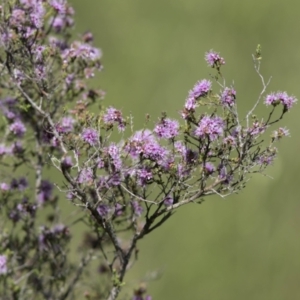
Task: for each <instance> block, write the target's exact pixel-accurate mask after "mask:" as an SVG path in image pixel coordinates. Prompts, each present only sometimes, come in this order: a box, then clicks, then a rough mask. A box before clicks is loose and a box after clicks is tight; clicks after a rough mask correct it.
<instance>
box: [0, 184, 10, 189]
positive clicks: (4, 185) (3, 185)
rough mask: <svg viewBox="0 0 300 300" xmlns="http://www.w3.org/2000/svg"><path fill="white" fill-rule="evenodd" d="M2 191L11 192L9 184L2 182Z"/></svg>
mask: <svg viewBox="0 0 300 300" xmlns="http://www.w3.org/2000/svg"><path fill="white" fill-rule="evenodd" d="M0 190H1V191H9V190H10V186H9V184H7V183H6V182H1V183H0Z"/></svg>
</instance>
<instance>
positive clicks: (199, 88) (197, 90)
mask: <svg viewBox="0 0 300 300" xmlns="http://www.w3.org/2000/svg"><path fill="white" fill-rule="evenodd" d="M210 90H211V81H210V80H206V79H203V80H201V81H198V82H197V83H196V84H195V85H194V87H193V89H192V90H191V91H190V92H189V98H195V99H197V98H199V97H204V96H206V95H207V93H208V92H209V91H210Z"/></svg>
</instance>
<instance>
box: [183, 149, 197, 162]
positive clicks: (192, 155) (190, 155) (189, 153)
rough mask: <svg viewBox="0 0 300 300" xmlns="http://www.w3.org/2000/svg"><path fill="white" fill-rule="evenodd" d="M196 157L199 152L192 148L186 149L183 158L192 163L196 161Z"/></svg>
mask: <svg viewBox="0 0 300 300" xmlns="http://www.w3.org/2000/svg"><path fill="white" fill-rule="evenodd" d="M198 157H199V154H198V153H197V152H196V151H193V150H192V149H187V150H186V153H185V157H184V158H185V161H186V163H187V164H188V165H192V164H195V163H196V162H197V159H198Z"/></svg>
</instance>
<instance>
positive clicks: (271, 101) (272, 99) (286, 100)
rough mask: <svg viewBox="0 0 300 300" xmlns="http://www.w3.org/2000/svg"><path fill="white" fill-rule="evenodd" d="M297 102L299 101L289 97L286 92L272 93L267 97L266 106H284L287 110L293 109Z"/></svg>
mask: <svg viewBox="0 0 300 300" xmlns="http://www.w3.org/2000/svg"><path fill="white" fill-rule="evenodd" d="M296 102H297V99H296V98H295V97H293V96H289V95H288V94H287V93H286V92H277V93H271V94H269V95H267V96H266V98H265V104H266V105H267V106H268V105H273V106H276V105H278V104H280V103H281V104H282V105H283V106H284V107H285V109H286V110H289V109H291V108H292V106H293V104H294V103H296Z"/></svg>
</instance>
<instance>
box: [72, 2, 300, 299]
mask: <svg viewBox="0 0 300 300" xmlns="http://www.w3.org/2000/svg"><path fill="white" fill-rule="evenodd" d="M70 2H71V4H72V5H73V6H74V7H75V9H76V24H77V25H76V31H77V32H78V33H79V32H83V31H85V30H91V31H92V32H93V33H94V34H95V44H96V45H97V46H99V47H101V49H102V50H103V53H104V57H103V64H104V71H103V72H102V74H100V76H98V77H97V78H96V80H95V83H97V85H100V86H101V87H103V88H104V89H105V90H106V91H107V97H106V100H105V101H106V104H107V105H115V106H116V107H118V108H120V109H122V110H123V111H124V112H125V114H128V113H130V112H132V114H133V115H134V121H135V124H136V128H140V127H142V126H143V123H144V119H145V114H146V113H150V114H151V115H152V120H153V121H155V120H156V119H157V117H158V116H159V115H160V112H161V111H168V112H169V115H170V116H173V117H177V116H178V111H179V110H180V109H181V107H182V106H183V103H184V99H185V97H186V95H187V92H188V90H189V89H190V88H191V87H192V86H193V85H194V83H195V82H196V81H197V80H199V79H203V78H208V74H209V72H210V69H208V68H207V67H206V63H205V62H204V60H203V57H204V53H205V52H206V51H208V50H209V49H214V50H216V51H220V52H221V55H222V56H223V57H225V60H226V65H225V67H224V75H225V77H226V78H227V82H228V83H230V82H232V81H233V80H234V84H235V87H236V89H237V99H238V105H239V109H240V111H241V112H246V111H247V110H248V109H249V108H250V107H251V105H252V104H253V102H254V101H255V100H256V99H257V95H258V93H259V92H260V90H261V84H260V81H259V78H258V76H257V74H256V73H255V72H254V69H253V64H252V59H251V54H252V53H253V52H254V50H255V48H256V45H257V44H258V43H260V44H262V47H263V53H262V55H263V65H262V72H263V73H264V75H265V76H266V78H268V77H269V76H271V75H272V76H273V79H272V82H271V84H270V87H269V91H273V90H278V89H280V90H287V91H288V92H289V93H290V94H294V95H296V96H298V97H300V85H299V80H300V76H299V63H300V53H299V46H300V43H299V32H298V31H299V28H300V18H299V9H300V2H298V1H295V0H286V1H281V0H264V1H260V0H252V1H243V2H241V1H238V0H213V1H211V0H202V1H198V0H186V1H179V0H177V1H176V0H175V1H174V0H173V1H171V0H165V1H161V0H151V1H145V0H139V1H138V0H126V1H116V0H115V1H113V0H111V1H109V0H98V1H92V0H88V1H81V0H72V1H70ZM260 109H262V111H263V109H264V107H263V105H261V107H260ZM298 113H299V105H298V106H295V108H294V109H293V110H292V111H291V112H290V113H288V114H287V115H286V118H285V120H284V124H285V125H286V126H287V127H288V128H289V129H290V131H291V135H292V137H291V138H287V139H286V140H285V141H284V142H283V143H280V145H279V150H280V154H279V156H278V159H277V160H276V161H275V164H274V166H273V167H271V168H270V169H269V174H270V175H271V176H272V177H274V179H273V180H271V179H269V178H266V177H262V176H257V177H254V178H253V180H252V181H251V182H250V183H249V184H248V187H247V189H246V190H244V191H243V192H241V193H240V194H239V195H236V196H232V197H229V198H226V199H225V200H224V199H220V198H218V197H212V198H208V199H207V201H206V202H205V203H204V204H203V205H201V206H197V205H194V206H193V205H189V206H187V207H184V208H182V209H180V210H179V211H178V212H177V213H176V214H175V215H174V217H173V218H172V219H171V220H170V221H169V222H168V223H167V224H165V225H164V226H163V227H162V228H160V230H158V231H157V232H154V233H153V234H152V235H150V236H149V237H147V238H146V239H145V240H144V241H142V242H141V243H140V258H139V262H138V264H136V266H135V267H134V268H133V269H132V270H131V272H130V274H129V275H128V277H127V278H126V281H127V282H128V283H129V284H135V283H138V281H137V279H136V278H145V276H146V277H148V276H149V275H147V272H149V271H154V272H155V271H158V272H159V273H160V272H161V273H162V277H161V278H160V280H158V281H151V283H150V285H149V292H150V293H151V294H152V295H153V299H164V300H173V299H205V300H209V299H213V300H219V299H220V300H221V299H222V300H226V299H230V300H234V299H244V300H247V299H249V300H250V299H251V300H253V299H255V300H260V299H264V300H266V299H272V300H277V299H278V300H282V299H300V285H299V279H300V258H299V253H300V239H299V231H300V218H299V212H300V201H299V198H300V197H299V191H300V184H299V176H298V169H299V157H298V155H299V152H300V151H299V150H300V148H299V147H300V141H299V131H298V130H297V128H298V127H299V125H298V124H299V123H298Z"/></svg>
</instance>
